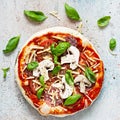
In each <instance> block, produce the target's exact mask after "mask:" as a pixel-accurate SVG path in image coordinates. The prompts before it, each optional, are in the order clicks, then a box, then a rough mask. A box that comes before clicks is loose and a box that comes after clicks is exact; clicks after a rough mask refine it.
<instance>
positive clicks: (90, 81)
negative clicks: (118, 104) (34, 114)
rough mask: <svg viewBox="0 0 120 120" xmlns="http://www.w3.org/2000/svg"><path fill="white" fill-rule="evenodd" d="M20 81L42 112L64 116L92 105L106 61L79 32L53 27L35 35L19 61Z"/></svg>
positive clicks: (29, 100)
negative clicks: (103, 60) (104, 61)
mask: <svg viewBox="0 0 120 120" xmlns="http://www.w3.org/2000/svg"><path fill="white" fill-rule="evenodd" d="M15 72H16V78H17V83H18V85H19V87H20V90H21V91H22V94H23V95H24V97H25V98H26V100H27V101H28V102H29V103H30V104H31V105H32V106H33V107H34V108H35V109H36V110H37V111H39V113H40V114H41V115H53V116H57V117H63V116H67V115H72V114H74V113H77V112H78V111H81V110H83V109H85V108H87V107H88V106H90V105H91V104H92V103H93V101H94V100H95V99H96V98H97V97H98V95H99V93H100V90H101V87H102V83H103V77H104V67H103V62H102V60H101V59H100V57H99V55H98V53H97V52H96V50H95V49H94V48H93V46H92V45H91V43H90V42H89V41H88V40H87V39H86V38H85V37H84V36H82V35H81V34H80V33H79V32H77V31H75V30H72V29H69V28H65V27H53V28H48V29H45V30H42V31H40V32H38V33H36V34H34V35H33V36H32V37H31V38H30V39H29V40H28V42H27V43H26V44H25V45H24V46H23V48H22V49H21V51H20V53H19V55H18V58H17V62H16V68H15Z"/></svg>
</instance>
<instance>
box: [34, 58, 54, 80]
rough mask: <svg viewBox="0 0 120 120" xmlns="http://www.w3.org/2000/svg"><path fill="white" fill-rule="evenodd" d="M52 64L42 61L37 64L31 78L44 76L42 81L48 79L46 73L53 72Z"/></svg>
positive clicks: (49, 61)
mask: <svg viewBox="0 0 120 120" xmlns="http://www.w3.org/2000/svg"><path fill="white" fill-rule="evenodd" d="M53 68H54V63H53V62H52V61H51V60H43V61H41V62H40V63H39V66H38V67H37V68H36V69H34V70H33V76H36V77H39V76H40V74H41V75H43V76H44V80H45V81H47V80H48V79H49V76H48V71H51V70H53Z"/></svg>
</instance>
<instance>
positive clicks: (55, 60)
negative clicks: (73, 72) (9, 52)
mask: <svg viewBox="0 0 120 120" xmlns="http://www.w3.org/2000/svg"><path fill="white" fill-rule="evenodd" d="M54 63H55V64H60V63H59V62H58V56H56V55H54Z"/></svg>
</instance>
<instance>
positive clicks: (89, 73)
mask: <svg viewBox="0 0 120 120" xmlns="http://www.w3.org/2000/svg"><path fill="white" fill-rule="evenodd" d="M85 76H86V77H87V78H88V80H89V81H90V82H91V83H95V81H96V77H95V74H94V73H93V71H92V70H91V69H90V68H88V67H86V69H85Z"/></svg>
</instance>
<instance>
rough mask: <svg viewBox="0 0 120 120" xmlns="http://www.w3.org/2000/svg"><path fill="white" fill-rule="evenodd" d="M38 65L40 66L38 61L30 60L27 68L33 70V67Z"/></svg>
mask: <svg viewBox="0 0 120 120" xmlns="http://www.w3.org/2000/svg"><path fill="white" fill-rule="evenodd" d="M36 67H38V62H30V63H28V65H27V69H28V70H33V69H35V68H36Z"/></svg>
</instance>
